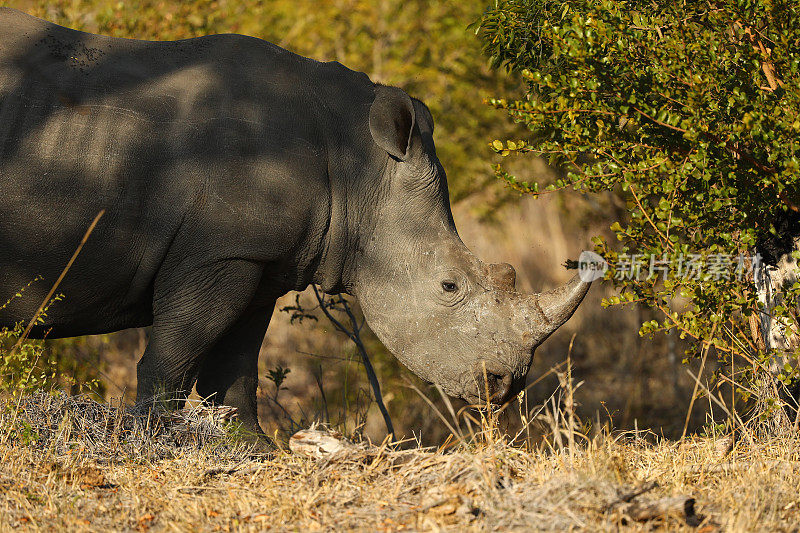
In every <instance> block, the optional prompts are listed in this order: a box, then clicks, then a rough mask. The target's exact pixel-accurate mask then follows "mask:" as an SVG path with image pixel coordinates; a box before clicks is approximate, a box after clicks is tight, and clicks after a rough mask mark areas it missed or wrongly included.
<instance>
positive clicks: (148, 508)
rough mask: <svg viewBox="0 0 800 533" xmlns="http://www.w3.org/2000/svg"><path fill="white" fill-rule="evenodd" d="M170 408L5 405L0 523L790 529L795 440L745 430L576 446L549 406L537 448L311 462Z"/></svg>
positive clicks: (70, 401) (500, 445) (77, 402)
mask: <svg viewBox="0 0 800 533" xmlns="http://www.w3.org/2000/svg"><path fill="white" fill-rule="evenodd" d="M182 413H183V414H180V415H176V414H170V415H163V416H162V417H160V418H153V417H149V418H147V419H146V422H143V420H145V419H144V418H142V417H141V416H138V417H137V416H136V415H135V414H131V413H130V412H127V411H125V410H124V409H120V408H118V407H115V406H108V405H107V404H99V403H96V402H93V401H92V400H89V399H87V398H80V397H78V398H75V397H67V396H64V395H55V396H54V395H48V394H41V395H36V396H33V397H29V398H26V399H25V400H24V401H22V402H21V403H20V404H19V405H16V404H15V405H11V406H9V405H6V406H5V409H4V410H3V414H2V419H0V455H2V460H0V530H2V531H10V530H23V531H27V530H30V531H39V530H43V531H259V530H275V531H332V530H337V531H338V530H356V531H403V530H414V531H485V530H496V531H568V530H576V531H612V530H613V531H619V530H625V531H652V530H670V531H683V530H685V531H702V532H712V531H796V528H797V524H798V523H800V490H798V489H800V441H798V439H797V438H790V437H771V438H763V437H761V438H756V437H757V435H756V433H755V432H752V431H750V430H747V428H743V429H742V432H741V434H740V435H739V437H738V438H737V440H736V441H733V440H731V439H730V438H728V437H723V436H720V437H709V438H699V437H695V438H691V439H686V440H684V441H682V442H674V441H670V440H659V439H655V438H654V436H653V435H652V433H639V434H631V433H625V434H611V435H609V434H600V435H597V436H595V437H593V438H585V437H583V436H582V435H581V433H580V432H578V431H576V430H572V431H570V430H569V429H568V428H569V426H564V425H563V423H564V421H565V420H567V419H566V418H564V417H563V416H560V415H557V416H556V418H555V419H554V418H552V413H551V414H550V415H549V416H550V417H551V418H550V422H549V424H550V427H551V428H553V429H554V430H555V432H556V433H555V434H553V435H551V436H550V438H549V439H546V440H544V441H542V443H541V444H540V445H538V446H534V447H530V446H526V445H524V444H523V445H521V446H520V445H514V443H511V442H509V437H501V436H500V435H501V433H500V432H498V431H497V428H496V426H493V422H492V420H491V419H489V420H484V423H483V425H482V427H481V428H480V429H478V430H477V431H476V432H474V433H473V434H472V435H469V436H466V435H461V436H458V437H454V438H452V439H451V440H450V441H449V442H448V443H447V444H446V445H445V446H442V447H440V448H421V447H419V446H416V445H415V444H414V443H408V442H407V443H404V444H402V445H400V446H398V447H389V446H386V445H385V444H384V445H373V444H370V443H367V442H362V443H358V444H349V445H348V448H346V449H345V450H344V451H340V452H335V453H333V454H323V453H322V452H319V450H318V449H317V448H314V445H311V447H310V448H309V447H306V448H305V449H304V450H299V449H297V448H296V447H292V449H294V451H292V449H289V448H287V447H286V446H284V445H282V444H281V443H278V444H279V447H278V448H277V449H276V450H274V451H272V452H269V453H263V452H261V453H256V452H254V451H253V450H252V449H249V448H247V446H245V445H244V444H242V443H241V442H240V441H238V440H236V439H235V438H232V436H231V434H230V433H227V434H226V431H227V430H226V429H225V428H226V427H229V426H225V425H224V423H223V422H222V421H221V419H220V418H219V417H218V416H217V414H215V413H211V414H208V413H207V412H204V411H202V410H199V411H195V412H190V413H189V414H186V412H182ZM215 417H216V418H215ZM539 420H540V421H542V420H544V418H542V417H539ZM554 420H555V422H554ZM557 420H561V422H560V423H561V424H562V425H561V426H559V422H558V421H557ZM342 442H347V441H342ZM309 450H311V452H309ZM314 454H316V455H319V457H314V456H313V455H314Z"/></svg>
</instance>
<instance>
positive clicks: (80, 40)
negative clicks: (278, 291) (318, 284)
mask: <svg viewBox="0 0 800 533" xmlns="http://www.w3.org/2000/svg"><path fill="white" fill-rule="evenodd" d="M331 73H333V74H335V75H333V76H325V74H331ZM355 74H356V73H351V71H347V69H343V67H336V66H326V65H325V64H321V63H317V62H315V61H312V60H307V59H304V58H301V57H299V56H296V55H294V54H291V53H289V52H287V51H285V50H283V49H281V48H279V47H276V46H274V45H270V44H269V43H266V42H264V41H260V40H258V39H253V38H248V37H243V36H237V35H219V36H210V37H204V38H198V39H191V40H186V41H175V42H150V41H135V40H125V39H115V38H109V37H102V36H96V35H90V34H86V33H81V32H77V31H74V30H69V29H66V28H61V27H59V26H56V25H53V24H50V23H47V22H44V21H41V20H39V19H35V18H33V17H29V16H27V15H24V14H21V13H19V12H17V11H13V10H9V9H4V8H0V184H1V185H2V194H1V195H0V290H2V291H4V292H8V293H13V292H14V291H15V290H16V289H17V288H19V287H21V286H23V285H25V284H26V283H28V282H29V281H31V279H33V277H34V276H41V277H42V278H44V279H43V281H41V282H37V283H36V284H34V285H33V286H32V287H31V289H30V291H29V292H30V293H31V294H29V295H28V297H26V298H23V299H21V300H18V301H15V302H14V303H12V305H11V306H9V307H7V308H6V309H5V310H0V322H6V323H7V322H8V321H9V320H10V319H17V317H22V316H29V314H30V313H31V312H32V310H33V309H35V307H36V306H37V305H38V303H39V301H40V299H41V297H42V296H43V295H44V293H45V292H46V291H47V290H48V289H49V286H50V284H51V283H52V281H54V280H55V278H56V277H57V275H58V273H59V272H60V270H61V268H63V265H65V264H66V262H67V261H68V259H69V257H70V255H71V254H72V252H73V251H74V249H75V247H76V246H77V244H78V242H79V241H80V237H81V235H82V234H83V232H84V231H85V229H86V227H87V225H88V224H89V222H90V221H91V220H92V218H93V217H94V216H95V215H96V214H97V213H98V212H99V211H100V210H101V209H105V210H106V214H105V216H104V217H103V219H102V221H101V223H100V225H98V228H97V229H96V230H95V234H94V235H93V236H92V238H91V239H90V241H89V243H88V244H87V245H86V247H85V248H84V250H83V252H82V253H81V256H79V258H78V261H76V263H75V265H74V266H73V271H71V272H70V274H69V275H68V277H67V278H65V280H64V284H63V285H62V291H61V292H64V293H65V294H66V295H67V299H68V300H69V304H68V305H59V306H56V307H54V309H53V312H52V313H51V315H50V319H49V320H50V321H51V322H52V323H53V324H54V325H56V326H59V325H67V324H74V323H80V322H82V321H85V320H86V318H85V317H87V316H89V315H90V314H98V313H101V314H102V313H105V314H106V315H107V316H109V317H111V318H109V321H110V323H106V324H103V325H101V326H99V327H98V328H93V329H102V330H111V329H117V328H119V327H130V326H132V325H141V324H145V323H149V321H150V320H151V318H152V317H151V315H150V313H151V311H150V308H149V305H148V301H149V299H150V298H151V296H152V285H153V278H154V276H155V274H156V272H157V270H158V268H159V266H160V264H161V262H162V261H163V259H164V256H165V254H166V253H167V250H168V248H169V247H170V245H171V243H172V242H173V241H174V239H175V238H176V235H177V234H178V232H179V231H180V230H181V227H182V225H183V226H185V225H186V224H187V222H186V221H187V219H191V220H192V221H193V223H194V224H195V226H197V227H196V229H195V232H196V233H197V235H194V236H193V238H194V241H196V243H197V245H198V246H208V247H209V249H208V250H207V251H208V252H209V253H211V252H212V251H213V252H214V253H219V254H220V255H222V256H235V255H242V256H248V257H246V258H248V259H254V260H263V261H267V262H269V261H273V262H282V263H284V264H283V265H282V267H283V268H296V267H297V266H298V265H297V264H296V263H297V262H298V260H301V261H304V266H306V267H309V268H310V264H311V263H312V262H313V258H310V257H307V256H308V255H309V253H310V252H309V251H308V250H300V248H303V247H304V246H305V248H308V246H307V242H306V241H308V239H309V234H310V233H311V234H315V235H314V238H312V240H314V241H315V245H319V242H318V241H321V235H319V233H320V231H324V226H325V224H326V221H325V220H324V219H325V212H326V210H325V208H324V206H323V208H322V209H321V208H320V206H319V205H318V204H319V203H320V202H322V203H324V200H325V198H327V196H328V194H329V192H328V191H327V190H326V187H327V184H326V181H325V179H326V169H325V165H326V163H325V161H324V155H325V154H324V152H325V147H324V144H325V141H324V139H323V136H324V135H325V131H324V130H325V128H324V127H320V126H319V124H318V122H319V119H320V117H319V116H318V115H317V114H315V113H314V112H313V111H312V109H313V108H314V107H315V105H317V104H319V99H320V98H321V97H320V94H323V93H325V92H326V90H327V92H328V93H331V92H333V93H336V92H339V91H337V89H336V88H335V87H334V88H333V89H331V88H330V86H331V84H334V85H335V84H336V83H345V84H346V83H350V82H351V81H350V80H351V79H357V80H358V82H357V84H358V85H359V86H362V87H363V86H365V85H364V81H363V78H361V77H359V76H355V78H354V77H353V76H354V75H355ZM320 76H321V77H322V79H321V78H320ZM362 76H363V75H362ZM367 81H368V80H367ZM320 87H323V89H324V87H329V88H328V89H326V90H322V89H320ZM322 98H323V99H324V96H323V97H322ZM323 107H324V106H323ZM329 112H331V111H330V110H329ZM297 180H302V183H298V182H297ZM312 199H314V202H312ZM267 222H268V224H267V226H268V227H267V228H265V229H260V228H259V224H262V225H264V224H265V223H267ZM220 224H222V225H224V226H226V229H225V231H222V230H220V229H219V226H220ZM203 226H204V227H203ZM264 231H266V235H265V234H264ZM231 235H236V236H237V238H236V239H230V238H229V237H230V236H231ZM212 237H213V238H216V240H217V241H219V242H211V241H213V240H214V239H213V238H212ZM278 238H280V239H282V242H281V243H280V244H279V245H276V243H275V239H278ZM212 247H215V248H214V249H213V250H212ZM221 248H226V249H221ZM312 248H313V246H312ZM276 250H278V252H276ZM275 253H280V254H281V255H282V257H275V256H274V254H275ZM271 254H272V255H271ZM292 254H294V255H295V256H296V255H298V254H299V255H303V256H304V257H302V258H300V259H298V258H296V257H295V258H291V259H290V258H289V257H288V256H291V255H292ZM3 296H5V294H0V300H4V298H3ZM77 329H79V330H80V329H82V325H80V324H79V325H78V327H77ZM83 329H85V328H83Z"/></svg>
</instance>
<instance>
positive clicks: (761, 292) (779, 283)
mask: <svg viewBox="0 0 800 533" xmlns="http://www.w3.org/2000/svg"><path fill="white" fill-rule="evenodd" d="M794 249H795V250H798V249H800V237H798V238H795V240H794ZM753 277H754V281H755V285H756V291H757V293H758V301H759V304H760V305H759V307H760V309H759V311H760V319H761V320H760V329H761V340H762V341H763V343H764V348H765V350H766V352H767V353H771V355H772V357H771V358H770V361H769V368H768V370H769V371H770V374H771V375H762V376H763V377H762V379H760V381H759V383H758V385H759V389H760V390H759V393H760V395H761V398H759V403H760V404H761V405H760V406H759V408H760V409H763V410H766V409H768V405H769V404H770V403H774V402H775V401H776V400H780V399H781V398H780V397H779V394H778V393H779V390H780V388H781V386H782V385H781V383H780V382H779V381H778V380H777V379H776V378H777V375H778V374H779V373H781V372H782V371H784V367H785V366H786V365H787V364H788V365H789V366H791V367H792V368H794V367H795V364H796V361H794V360H793V358H791V357H790V356H791V354H792V353H793V352H794V350H795V349H796V348H797V347H798V346H799V345H800V334H798V331H797V330H796V329H794V328H792V327H791V326H790V324H788V323H787V321H786V320H785V319H783V320H782V319H780V318H776V317H775V316H774V313H773V309H774V308H775V306H777V305H779V304H781V303H782V302H783V292H784V290H785V287H788V286H791V285H792V284H794V283H795V282H796V281H797V280H798V278H800V268H798V262H797V260H795V259H794V258H793V257H791V255H790V254H788V253H787V254H784V255H782V256H781V257H780V258H779V259H778V261H777V264H775V265H767V264H764V263H762V262H761V261H760V260H759V261H756V262H755V264H754V269H753ZM790 401H791V400H790ZM778 403H780V402H778ZM792 407H795V408H796V405H793V406H792ZM762 412H763V411H762ZM773 414H774V416H771V417H769V418H770V419H771V420H769V422H768V423H769V425H771V426H772V428H771V429H772V430H775V431H777V430H779V429H780V428H781V427H784V428H785V427H787V425H786V424H787V423H790V424H791V425H794V423H795V420H788V418H787V416H786V414H787V413H786V411H785V410H784V409H773Z"/></svg>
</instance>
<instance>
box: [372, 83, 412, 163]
mask: <svg viewBox="0 0 800 533" xmlns="http://www.w3.org/2000/svg"><path fill="white" fill-rule="evenodd" d="M414 122H415V115H414V104H413V103H412V102H411V98H410V97H409V96H408V95H407V94H406V93H405V92H403V91H402V90H401V89H398V88H397V87H386V86H383V85H378V86H376V87H375V100H374V101H373V102H372V106H371V107H370V108H369V131H370V133H372V138H373V139H374V140H375V144H377V145H378V146H380V147H381V148H383V149H384V150H386V151H387V152H388V153H389V154H391V155H393V156H394V157H396V158H398V159H400V160H401V161H403V160H405V159H406V157H408V149H409V145H410V144H411V132H412V130H413V129H414Z"/></svg>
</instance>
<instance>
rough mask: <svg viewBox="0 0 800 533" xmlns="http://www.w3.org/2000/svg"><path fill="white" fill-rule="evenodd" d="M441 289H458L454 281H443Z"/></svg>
mask: <svg viewBox="0 0 800 533" xmlns="http://www.w3.org/2000/svg"><path fill="white" fill-rule="evenodd" d="M442 289H444V291H445V292H456V291H457V290H458V285H456V283H455V282H454V281H443V282H442Z"/></svg>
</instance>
